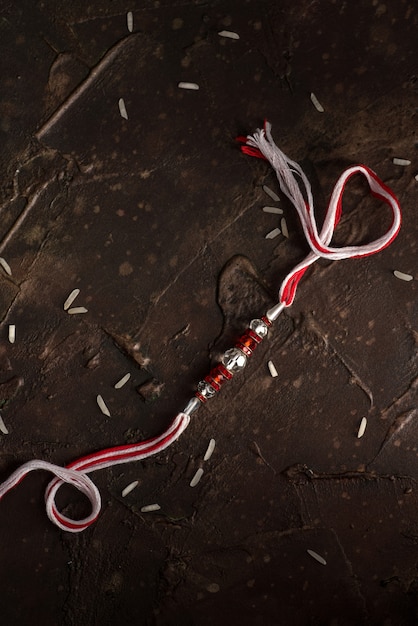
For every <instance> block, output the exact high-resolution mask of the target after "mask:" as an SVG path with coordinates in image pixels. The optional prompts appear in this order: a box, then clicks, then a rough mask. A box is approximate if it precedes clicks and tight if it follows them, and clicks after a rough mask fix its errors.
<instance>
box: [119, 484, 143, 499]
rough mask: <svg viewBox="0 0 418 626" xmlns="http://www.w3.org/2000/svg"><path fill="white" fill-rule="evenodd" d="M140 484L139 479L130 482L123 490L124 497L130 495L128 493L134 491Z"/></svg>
mask: <svg viewBox="0 0 418 626" xmlns="http://www.w3.org/2000/svg"><path fill="white" fill-rule="evenodd" d="M138 485H139V480H134V481H133V483H130V484H129V485H127V486H126V487H125V489H124V490H123V491H122V498H125V497H126V496H127V495H128V493H131V491H133V490H134V489H135V487H138Z"/></svg>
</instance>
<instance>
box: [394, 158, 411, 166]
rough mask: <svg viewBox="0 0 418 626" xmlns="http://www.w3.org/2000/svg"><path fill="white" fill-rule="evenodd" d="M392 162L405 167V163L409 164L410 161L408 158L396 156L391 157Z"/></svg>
mask: <svg viewBox="0 0 418 626" xmlns="http://www.w3.org/2000/svg"><path fill="white" fill-rule="evenodd" d="M392 163H393V164H394V165H402V166H403V167H406V166H407V165H411V161H410V160H409V159H398V158H397V157H394V158H393V159H392Z"/></svg>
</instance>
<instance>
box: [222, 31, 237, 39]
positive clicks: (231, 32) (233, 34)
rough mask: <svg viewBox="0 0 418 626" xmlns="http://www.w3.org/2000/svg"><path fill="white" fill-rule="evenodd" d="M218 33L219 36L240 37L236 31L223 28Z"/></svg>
mask: <svg viewBox="0 0 418 626" xmlns="http://www.w3.org/2000/svg"><path fill="white" fill-rule="evenodd" d="M218 35H219V37H227V38H228V39H239V35H238V33H234V32H233V31H232V30H221V31H220V32H219V33H218Z"/></svg>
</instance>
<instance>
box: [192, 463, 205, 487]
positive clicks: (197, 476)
mask: <svg viewBox="0 0 418 626" xmlns="http://www.w3.org/2000/svg"><path fill="white" fill-rule="evenodd" d="M202 476H203V470H202V468H201V467H199V469H198V470H197V472H196V474H195V475H194V476H193V478H192V480H191V481H190V487H196V485H197V484H198V482H200V479H201V478H202Z"/></svg>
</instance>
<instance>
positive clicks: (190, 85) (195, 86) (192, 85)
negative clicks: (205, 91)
mask: <svg viewBox="0 0 418 626" xmlns="http://www.w3.org/2000/svg"><path fill="white" fill-rule="evenodd" d="M177 86H178V88H179V89H191V90H192V91H197V90H198V89H199V85H198V84H197V83H185V82H183V81H182V82H180V83H179V84H178V85H177Z"/></svg>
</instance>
